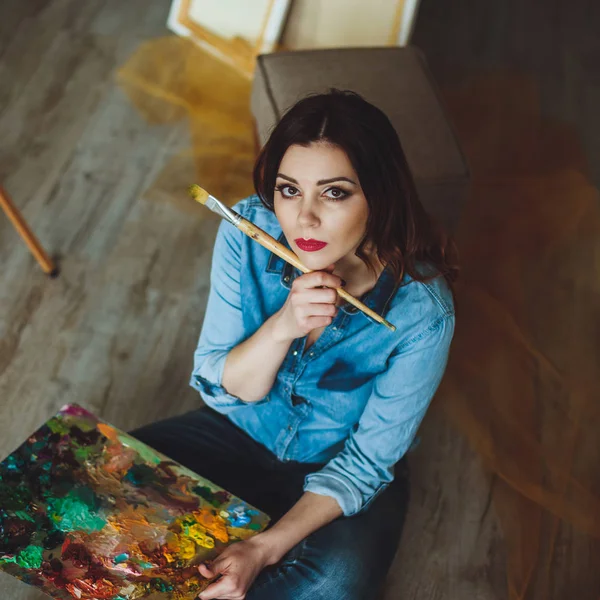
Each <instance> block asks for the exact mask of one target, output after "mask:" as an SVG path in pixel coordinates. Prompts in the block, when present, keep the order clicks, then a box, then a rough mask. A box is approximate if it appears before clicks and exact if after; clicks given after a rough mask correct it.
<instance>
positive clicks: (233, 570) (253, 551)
mask: <svg viewBox="0 0 600 600" xmlns="http://www.w3.org/2000/svg"><path fill="white" fill-rule="evenodd" d="M270 564H273V561H272V560H271V557H270V555H269V552H268V548H267V547H266V546H265V545H264V544H262V543H261V541H260V537H259V536H255V537H253V538H251V539H249V540H245V541H243V542H237V543H235V544H232V545H231V546H229V547H227V548H226V549H225V550H224V551H223V552H222V553H221V554H220V555H219V556H218V557H217V558H216V559H215V560H214V561H213V562H212V564H211V565H210V567H207V566H206V565H204V564H201V565H200V566H199V567H198V570H199V571H200V575H202V577H206V578H207V579H212V578H213V577H216V576H217V575H221V577H220V579H219V580H218V581H215V582H214V583H211V584H210V585H209V586H208V587H207V588H206V589H205V590H204V591H203V592H202V593H201V594H200V595H199V596H198V598H200V599H201V600H211V599H212V598H220V599H227V600H242V599H243V598H245V597H246V592H247V591H248V589H249V588H250V586H251V585H252V583H253V582H254V580H255V579H256V577H257V576H258V574H259V573H260V572H261V571H262V570H263V569H264V567H266V566H267V565H270Z"/></svg>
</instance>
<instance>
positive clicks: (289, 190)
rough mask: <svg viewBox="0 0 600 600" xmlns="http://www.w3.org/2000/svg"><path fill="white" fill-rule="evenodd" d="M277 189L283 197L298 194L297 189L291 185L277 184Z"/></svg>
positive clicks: (291, 196)
mask: <svg viewBox="0 0 600 600" xmlns="http://www.w3.org/2000/svg"><path fill="white" fill-rule="evenodd" d="M277 191H278V192H279V193H280V194H281V195H282V196H283V197H284V198H293V197H295V196H297V195H298V189H297V188H295V187H294V186H293V185H278V186H277Z"/></svg>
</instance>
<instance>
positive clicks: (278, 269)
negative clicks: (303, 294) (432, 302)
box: [266, 232, 399, 316]
mask: <svg viewBox="0 0 600 600" xmlns="http://www.w3.org/2000/svg"><path fill="white" fill-rule="evenodd" d="M277 241H278V242H279V243H280V244H283V245H284V246H285V247H286V248H288V249H290V250H291V248H290V245H289V244H288V242H287V240H286V238H285V235H284V233H283V232H281V235H280V236H279V237H278V238H277ZM266 272H267V273H275V274H279V275H280V281H281V285H282V286H283V287H285V288H287V289H290V288H291V287H292V283H294V279H296V277H299V276H300V275H301V274H302V272H301V271H300V270H299V269H297V268H296V267H294V266H293V265H291V264H290V263H288V262H287V261H285V260H283V258H281V257H279V256H277V254H275V253H274V252H270V254H269V262H268V263H267V268H266ZM398 286H399V284H398V283H396V281H395V279H394V275H393V273H392V271H391V269H390V268H389V267H385V269H384V270H383V271H382V273H381V275H380V276H379V279H378V280H377V283H376V284H375V286H374V287H373V288H372V289H371V290H369V291H368V292H367V293H366V294H365V295H364V296H363V297H362V298H361V299H360V301H361V302H362V303H363V304H366V305H367V306H368V307H369V308H370V309H371V310H373V311H375V312H376V313H377V314H379V315H381V316H384V315H385V313H386V312H387V309H388V305H389V303H390V300H391V299H392V298H393V297H394V294H395V293H396V290H397V289H398ZM340 309H341V310H343V311H344V312H345V313H346V314H349V315H351V314H354V313H356V312H357V311H358V308H356V307H355V306H353V305H352V304H350V303H349V302H344V304H342V306H340Z"/></svg>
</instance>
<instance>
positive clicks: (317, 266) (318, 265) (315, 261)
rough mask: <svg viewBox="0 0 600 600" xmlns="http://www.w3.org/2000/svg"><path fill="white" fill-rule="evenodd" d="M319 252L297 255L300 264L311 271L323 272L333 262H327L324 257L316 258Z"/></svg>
mask: <svg viewBox="0 0 600 600" xmlns="http://www.w3.org/2000/svg"><path fill="white" fill-rule="evenodd" d="M319 254H320V252H302V254H300V253H298V257H299V258H300V260H301V261H302V264H303V265H304V266H306V267H308V268H309V269H310V270H311V271H324V270H325V269H326V268H327V267H328V266H329V265H331V264H333V262H334V261H332V260H329V259H328V258H327V257H326V256H318V255H319Z"/></svg>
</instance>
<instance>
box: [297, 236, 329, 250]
mask: <svg viewBox="0 0 600 600" xmlns="http://www.w3.org/2000/svg"><path fill="white" fill-rule="evenodd" d="M294 242H296V246H298V248H300V250H303V251H304V252H316V251H317V250H321V249H322V248H325V246H327V242H320V241H319V240H305V239H304V238H297V239H295V240H294Z"/></svg>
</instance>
